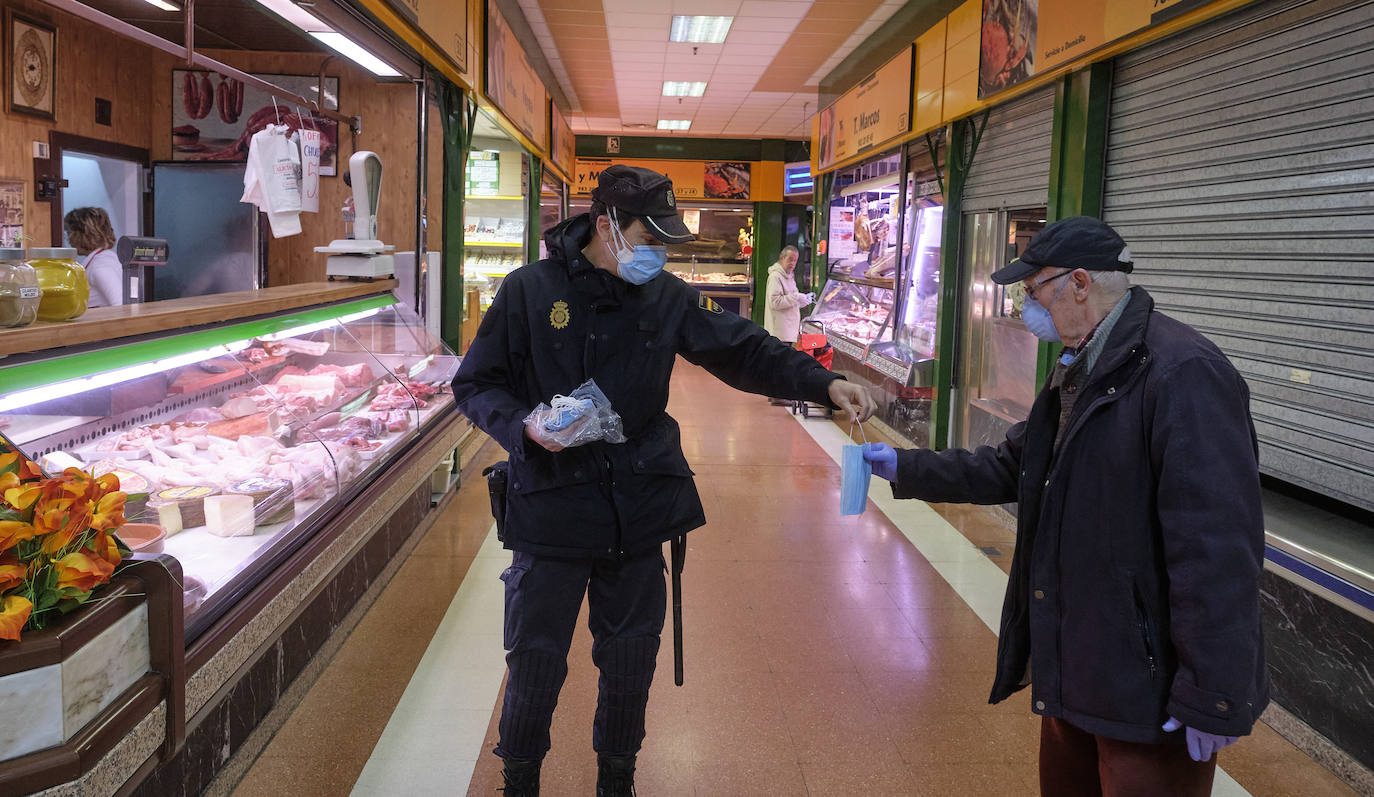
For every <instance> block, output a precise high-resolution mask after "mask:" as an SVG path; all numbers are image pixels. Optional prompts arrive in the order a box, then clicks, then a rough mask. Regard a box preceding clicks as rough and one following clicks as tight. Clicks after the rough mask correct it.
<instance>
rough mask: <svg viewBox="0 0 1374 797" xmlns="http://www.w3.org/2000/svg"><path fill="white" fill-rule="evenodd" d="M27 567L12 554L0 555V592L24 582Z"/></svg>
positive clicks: (27, 570)
mask: <svg viewBox="0 0 1374 797" xmlns="http://www.w3.org/2000/svg"><path fill="white" fill-rule="evenodd" d="M28 572H29V569H28V568H27V567H25V566H24V565H23V564H22V563H21V562H20V561H19V557H17V556H14V555H0V592H4V591H5V590H7V589H13V588H15V587H17V586H19V585H20V584H23V583H24V576H26V575H28Z"/></svg>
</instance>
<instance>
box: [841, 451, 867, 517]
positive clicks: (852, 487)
mask: <svg viewBox="0 0 1374 797" xmlns="http://www.w3.org/2000/svg"><path fill="white" fill-rule="evenodd" d="M872 475H873V466H872V465H871V464H869V462H868V460H866V459H864V447H863V446H858V445H848V446H844V447H843V448H841V449H840V514H841V515H862V514H863V513H864V510H865V509H867V508H868V480H869V477H870V476H872Z"/></svg>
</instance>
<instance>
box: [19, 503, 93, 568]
mask: <svg viewBox="0 0 1374 797" xmlns="http://www.w3.org/2000/svg"><path fill="white" fill-rule="evenodd" d="M90 522H91V502H90V501H86V500H81V499H71V498H63V499H59V500H57V501H46V500H45V501H39V502H38V510H37V511H36V512H34V515H33V525H34V526H35V527H36V528H37V529H38V533H39V534H41V535H43V553H47V554H53V553H57V552H58V551H60V550H62V549H63V548H66V547H67V546H69V545H71V544H72V541H73V540H75V539H76V538H77V537H79V536H81V535H82V534H83V533H85V531H86V529H88V528H90Z"/></svg>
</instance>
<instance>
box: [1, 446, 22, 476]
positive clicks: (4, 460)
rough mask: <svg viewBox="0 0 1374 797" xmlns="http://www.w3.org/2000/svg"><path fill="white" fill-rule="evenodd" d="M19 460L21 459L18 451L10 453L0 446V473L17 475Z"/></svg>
mask: <svg viewBox="0 0 1374 797" xmlns="http://www.w3.org/2000/svg"><path fill="white" fill-rule="evenodd" d="M20 459H21V457H20V456H19V452H18V451H11V450H9V449H8V448H5V447H3V446H0V471H8V472H10V473H17V472H18V471H19V466H20V464H21V462H20Z"/></svg>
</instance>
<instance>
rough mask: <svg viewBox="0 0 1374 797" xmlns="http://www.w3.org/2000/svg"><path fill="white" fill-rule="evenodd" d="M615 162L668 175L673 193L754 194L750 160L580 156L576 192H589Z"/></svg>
mask: <svg viewBox="0 0 1374 797" xmlns="http://www.w3.org/2000/svg"><path fill="white" fill-rule="evenodd" d="M613 163H623V164H625V165H626V166H641V167H643V168H645V169H652V170H653V171H656V172H658V173H659V174H663V175H667V177H668V179H669V180H672V181H673V193H674V194H675V195H676V196H677V198H678V201H681V200H684V199H742V200H748V199H751V198H752V197H753V186H752V182H753V181H752V177H753V168H752V167H753V164H752V163H750V162H748V161H678V160H629V159H625V160H618V159H615V158H578V159H577V168H576V174H575V175H574V176H573V193H574V194H577V195H580V196H588V195H590V194H591V193H592V189H593V188H595V187H596V181H597V179H598V178H599V177H600V176H601V171H602V170H603V169H605V168H606V167H607V166H610V165H611V164H613Z"/></svg>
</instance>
